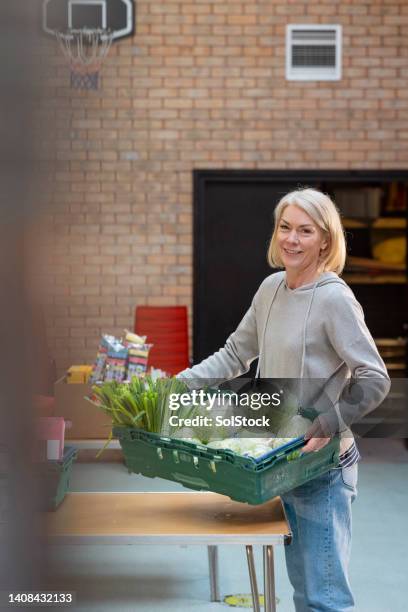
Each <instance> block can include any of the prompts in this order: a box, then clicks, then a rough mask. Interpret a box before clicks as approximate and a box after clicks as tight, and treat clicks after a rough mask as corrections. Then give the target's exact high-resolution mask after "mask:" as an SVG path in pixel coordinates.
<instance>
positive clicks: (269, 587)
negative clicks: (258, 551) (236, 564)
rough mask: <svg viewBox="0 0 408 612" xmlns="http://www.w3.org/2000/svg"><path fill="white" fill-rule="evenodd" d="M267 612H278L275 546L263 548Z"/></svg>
mask: <svg viewBox="0 0 408 612" xmlns="http://www.w3.org/2000/svg"><path fill="white" fill-rule="evenodd" d="M263 570H264V598H265V612H276V599H275V570H274V565H273V546H264V547H263Z"/></svg>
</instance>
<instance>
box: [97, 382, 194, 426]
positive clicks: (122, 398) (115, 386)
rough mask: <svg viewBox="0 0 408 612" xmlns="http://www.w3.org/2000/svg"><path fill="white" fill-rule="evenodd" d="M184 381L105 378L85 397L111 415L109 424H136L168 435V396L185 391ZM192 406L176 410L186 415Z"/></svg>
mask: <svg viewBox="0 0 408 612" xmlns="http://www.w3.org/2000/svg"><path fill="white" fill-rule="evenodd" d="M186 390H187V391H188V389H187V387H186V385H185V384H184V383H183V382H181V381H180V380H178V379H177V378H159V379H157V380H155V381H154V380H153V379H152V378H151V377H149V376H146V377H145V378H138V377H136V376H135V377H133V378H132V380H131V381H130V383H120V382H116V381H113V380H112V381H108V382H104V383H103V384H102V385H100V386H99V385H94V386H93V387H92V392H93V395H92V396H91V397H89V398H87V399H88V400H89V401H91V402H92V403H93V404H94V405H95V406H97V407H98V408H100V409H101V410H103V411H104V412H105V413H106V414H108V415H109V416H110V417H111V418H112V425H122V426H124V427H137V428H139V429H144V430H145V431H149V432H152V433H157V434H162V435H166V436H169V435H171V433H172V429H173V428H171V427H170V425H169V417H170V415H171V411H170V409H169V396H170V394H172V393H185V392H186ZM192 412H193V407H190V406H188V407H183V406H181V407H180V409H179V414H181V415H182V416H184V417H186V418H188V417H190V415H192Z"/></svg>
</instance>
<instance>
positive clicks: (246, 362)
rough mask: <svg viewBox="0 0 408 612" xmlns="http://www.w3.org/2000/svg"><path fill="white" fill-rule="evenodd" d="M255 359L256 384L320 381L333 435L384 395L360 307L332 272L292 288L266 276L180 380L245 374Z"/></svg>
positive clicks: (282, 277) (385, 386)
mask: <svg viewBox="0 0 408 612" xmlns="http://www.w3.org/2000/svg"><path fill="white" fill-rule="evenodd" d="M257 357H259V362H258V370H257V375H260V376H261V378H285V379H289V378H296V379H309V380H310V379H312V380H314V381H316V380H320V381H321V382H322V386H324V393H325V394H326V396H328V397H329V398H330V401H331V402H332V404H333V405H334V406H335V410H331V411H330V413H326V410H323V411H321V412H325V416H326V418H328V420H329V421H330V426H331V429H332V431H339V430H343V431H344V430H346V427H347V426H349V425H350V424H351V423H352V422H353V421H355V420H357V419H358V418H360V417H361V416H363V415H365V414H367V413H368V412H370V411H371V410H373V409H374V408H376V407H377V406H378V405H379V404H380V403H381V402H382V401H383V399H384V398H385V396H386V395H387V393H388V391H389V388H390V380H389V377H388V374H387V370H386V367H385V365H384V362H383V361H382V359H381V357H380V355H379V353H378V351H377V348H376V346H375V343H374V340H373V338H372V336H371V334H370V332H369V331H368V329H367V326H366V324H365V322H364V315H363V311H362V308H361V306H360V304H359V303H358V302H357V300H356V299H355V297H354V294H353V292H352V291H351V289H350V288H349V287H348V286H347V285H346V283H345V282H344V281H343V280H341V279H340V278H339V277H338V276H337V274H335V273H334V272H325V273H324V274H322V275H321V276H320V277H319V279H318V280H317V281H316V282H313V283H310V284H307V285H304V286H302V287H299V288H297V289H290V288H289V287H288V286H287V284H286V274H285V272H277V273H275V274H271V275H270V276H268V277H267V278H266V279H265V280H264V281H263V282H262V284H261V286H260V287H259V289H258V291H257V292H256V294H255V296H254V298H253V300H252V303H251V306H250V308H249V310H248V311H247V312H246V314H245V316H244V318H243V319H242V321H241V322H240V324H239V325H238V327H237V329H236V330H235V331H234V332H233V333H232V334H231V335H230V336H229V338H228V339H227V341H226V344H225V346H224V347H223V348H221V349H220V350H219V351H217V352H216V353H214V354H213V355H211V356H210V357H208V358H207V359H204V360H203V361H202V362H201V363H199V364H197V365H196V366H193V367H192V368H189V369H186V370H183V372H180V374H179V377H180V378H184V379H191V378H195V379H218V380H230V379H232V378H236V377H237V376H240V375H241V374H244V373H246V372H248V370H249V367H250V364H251V362H252V361H253V360H254V359H256V358H257ZM350 378H352V379H358V382H359V393H358V401H356V397H355V395H354V396H353V397H351V396H350V394H345V393H344V391H345V389H346V388H347V387H348V382H349V379H350ZM186 382H187V381H186ZM350 397H351V400H350ZM309 399H310V398H309ZM301 401H302V402H307V401H308V398H307V397H306V398H305V397H303V398H302V400H301ZM346 435H347V436H348V437H350V436H351V433H349V432H347V434H346Z"/></svg>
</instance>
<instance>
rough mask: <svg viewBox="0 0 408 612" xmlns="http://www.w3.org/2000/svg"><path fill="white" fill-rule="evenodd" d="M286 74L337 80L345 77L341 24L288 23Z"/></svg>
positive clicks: (295, 76)
mask: <svg viewBox="0 0 408 612" xmlns="http://www.w3.org/2000/svg"><path fill="white" fill-rule="evenodd" d="M286 78H287V79H288V80H289V81H296V80H299V81H337V80H339V79H340V78H341V26H340V25H310V24H307V25H300V24H299V25H288V26H287V27H286Z"/></svg>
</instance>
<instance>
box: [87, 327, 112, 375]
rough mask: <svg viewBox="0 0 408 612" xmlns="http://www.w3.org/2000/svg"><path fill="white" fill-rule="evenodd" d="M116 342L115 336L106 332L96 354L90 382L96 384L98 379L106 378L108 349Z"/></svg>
mask: <svg viewBox="0 0 408 612" xmlns="http://www.w3.org/2000/svg"><path fill="white" fill-rule="evenodd" d="M114 342H116V338H115V337H114V336H109V335H108V334H104V335H103V336H102V338H101V341H100V343H99V347H98V352H97V354H96V360H95V363H94V365H93V367H92V373H91V375H90V377H89V382H90V383H92V384H94V383H96V382H97V381H100V380H104V374H105V367H106V360H107V358H108V349H109V348H110V347H112V346H113V344H114Z"/></svg>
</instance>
